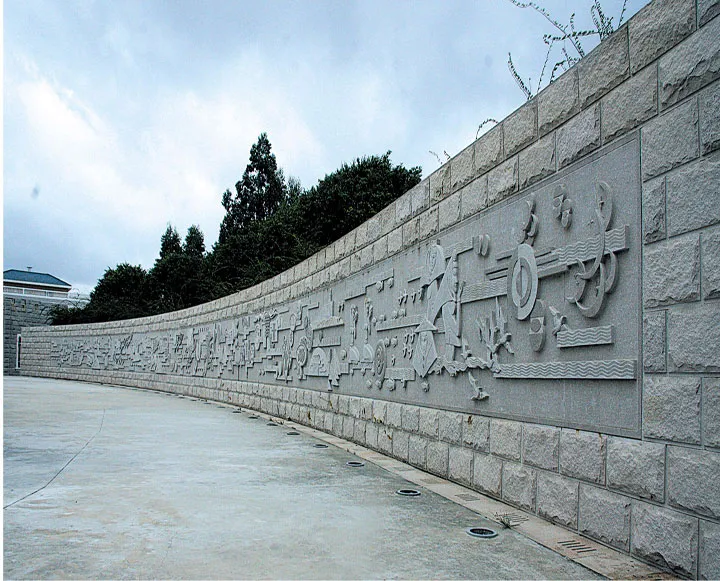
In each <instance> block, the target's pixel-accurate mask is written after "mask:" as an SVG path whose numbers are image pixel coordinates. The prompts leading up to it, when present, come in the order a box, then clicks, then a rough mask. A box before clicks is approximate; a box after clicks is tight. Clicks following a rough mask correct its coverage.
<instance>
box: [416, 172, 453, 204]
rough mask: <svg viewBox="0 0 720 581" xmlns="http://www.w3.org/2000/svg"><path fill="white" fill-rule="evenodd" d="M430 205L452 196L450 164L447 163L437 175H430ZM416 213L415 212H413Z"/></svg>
mask: <svg viewBox="0 0 720 581" xmlns="http://www.w3.org/2000/svg"><path fill="white" fill-rule="evenodd" d="M429 182H430V204H434V203H436V202H438V201H439V200H441V199H443V198H444V197H445V196H447V195H449V194H450V190H451V188H450V164H449V163H446V164H445V165H443V166H442V167H441V168H440V169H438V170H436V171H435V173H432V174H430V179H429ZM413 213H414V212H413Z"/></svg>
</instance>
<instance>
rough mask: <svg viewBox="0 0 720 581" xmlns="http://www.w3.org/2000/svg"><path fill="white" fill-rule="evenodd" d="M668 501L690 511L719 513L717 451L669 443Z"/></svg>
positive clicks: (708, 514)
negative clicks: (682, 446)
mask: <svg viewBox="0 0 720 581" xmlns="http://www.w3.org/2000/svg"><path fill="white" fill-rule="evenodd" d="M667 478H668V502H669V503H670V504H671V505H672V506H676V507H678V508H681V509H684V510H687V511H690V512H692V513H695V514H698V515H702V516H708V517H710V518H714V519H717V518H719V517H720V486H718V483H719V482H720V453H718V452H716V451H711V450H697V449H694V448H681V447H679V446H668V476H667Z"/></svg>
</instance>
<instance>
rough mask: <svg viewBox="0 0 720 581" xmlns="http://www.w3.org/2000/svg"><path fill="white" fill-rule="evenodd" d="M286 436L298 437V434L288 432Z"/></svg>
mask: <svg viewBox="0 0 720 581" xmlns="http://www.w3.org/2000/svg"><path fill="white" fill-rule="evenodd" d="M287 435H288V436H299V435H300V432H288V433H287Z"/></svg>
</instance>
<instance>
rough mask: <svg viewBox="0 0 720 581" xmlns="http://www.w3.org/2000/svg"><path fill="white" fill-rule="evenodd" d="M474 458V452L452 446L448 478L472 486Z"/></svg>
mask: <svg viewBox="0 0 720 581" xmlns="http://www.w3.org/2000/svg"><path fill="white" fill-rule="evenodd" d="M473 456H474V453H473V451H472V450H468V449H467V448H461V447H460V446H450V451H449V462H448V478H450V480H454V481H455V482H459V483H460V484H465V485H466V486H470V485H471V484H472V479H473Z"/></svg>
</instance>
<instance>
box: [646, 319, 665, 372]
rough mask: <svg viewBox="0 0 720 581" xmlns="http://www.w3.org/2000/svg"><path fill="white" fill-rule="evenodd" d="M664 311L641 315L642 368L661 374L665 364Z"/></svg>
mask: <svg viewBox="0 0 720 581" xmlns="http://www.w3.org/2000/svg"><path fill="white" fill-rule="evenodd" d="M665 356H666V352H665V311H648V312H646V313H645V314H644V315H643V367H644V368H645V371H650V372H654V373H662V372H663V371H665V370H666V369H667V364H666V362H665Z"/></svg>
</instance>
